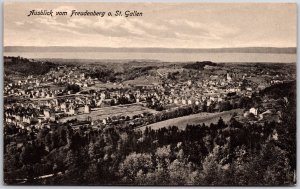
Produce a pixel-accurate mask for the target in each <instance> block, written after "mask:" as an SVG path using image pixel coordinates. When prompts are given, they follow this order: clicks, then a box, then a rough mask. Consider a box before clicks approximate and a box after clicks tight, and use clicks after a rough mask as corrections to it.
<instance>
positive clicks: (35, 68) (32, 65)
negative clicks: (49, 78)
mask: <svg viewBox="0 0 300 189" xmlns="http://www.w3.org/2000/svg"><path fill="white" fill-rule="evenodd" d="M55 66H57V65H55V64H53V63H51V62H40V61H32V60H29V59H26V58H20V57H4V72H5V73H6V74H7V73H10V72H18V73H21V74H25V75H29V74H32V75H42V74H45V73H47V72H49V71H50V69H51V68H54V67H55Z"/></svg>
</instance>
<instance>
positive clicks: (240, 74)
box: [4, 57, 296, 179]
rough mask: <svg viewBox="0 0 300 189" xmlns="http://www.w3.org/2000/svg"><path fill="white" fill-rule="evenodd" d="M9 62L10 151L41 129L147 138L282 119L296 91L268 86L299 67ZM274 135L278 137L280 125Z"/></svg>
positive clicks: (290, 79)
mask: <svg viewBox="0 0 300 189" xmlns="http://www.w3.org/2000/svg"><path fill="white" fill-rule="evenodd" d="M4 61H5V63H4V67H5V76H4V132H5V149H6V150H7V149H14V148H16V149H18V150H21V151H22V152H23V151H24V149H26V148H27V147H26V146H28V145H34V143H35V142H33V141H35V140H37V139H39V138H40V133H43V132H47V133H49V134H50V135H51V136H52V137H54V136H55V135H57V134H55V133H57V130H60V129H64V128H68V129H71V130H73V131H72V132H79V133H82V132H83V133H85V134H83V135H84V136H89V135H90V133H91V132H94V131H96V132H102V131H103V130H106V129H105V128H107V129H108V130H109V129H110V128H115V129H117V128H120V129H122V128H123V129H128V128H130V130H131V129H132V130H133V131H135V132H137V133H139V132H144V133H145V134H144V135H147V133H149V131H148V129H151V130H157V132H163V131H164V130H161V129H162V128H168V127H171V126H177V127H178V128H179V129H183V130H184V129H185V128H187V127H189V126H188V125H193V124H196V125H197V124H199V123H200V124H205V125H211V127H213V126H212V125H214V124H216V123H218V124H219V125H220V128H218V129H222V128H223V127H224V126H223V124H222V122H224V124H227V123H228V124H229V123H231V124H233V123H235V122H232V119H234V120H236V121H237V122H239V123H241V124H254V125H255V124H258V125H265V124H266V123H271V122H275V123H278V124H281V123H282V122H283V120H284V119H285V118H284V116H283V114H285V113H286V112H284V111H285V109H284V108H286V107H287V106H289V104H290V103H292V102H290V101H291V99H290V94H289V93H288V92H287V93H285V92H284V93H280V92H278V94H275V95H274V94H269V92H268V91H269V90H272V88H275V89H277V88H280V87H281V88H282V86H288V85H291V84H292V85H294V81H295V78H296V73H295V69H294V65H293V64H284V65H282V64H263V63H256V64H255V63H253V64H237V63H232V64H229V63H213V62H210V61H203V62H190V63H163V62H162V63H155V64H153V63H151V62H150V63H147V62H136V61H132V62H125V63H106V62H104V63H98V64H94V63H86V64H78V63H72V62H70V61H68V62H59V61H53V62H51V61H48V60H29V59H26V58H22V57H5V58H4ZM278 95H279V96H278ZM292 100H293V99H292ZM253 127H254V126H253ZM254 128H255V127H254ZM123 129H122V130H123ZM130 130H127V131H126V130H123V131H124V132H127V133H128V132H131V131H130ZM68 132H71V131H68ZM186 132H188V131H186ZM138 135H139V134H138ZM47 136H48V134H47ZM64 136H65V135H64ZM270 136H271V137H272V139H273V140H275V141H276V140H278V133H277V130H276V129H274V130H273V131H272V132H271V134H270ZM47 138H49V137H47ZM39 140H44V139H39ZM45 140H46V141H47V140H50V139H45ZM52 140H54V139H52ZM64 140H66V139H64ZM70 140H75V139H70ZM139 140H140V139H139ZM139 140H138V141H139ZM46 143H48V142H46ZM59 143H60V142H59ZM68 143H69V142H68ZM53 145H54V146H53ZM57 145H58V146H60V145H59V144H51V143H49V144H46V146H45V150H46V151H47V153H49V154H51V153H52V152H51V151H52V150H55V149H56V148H57V147H58V146H57ZM61 145H65V142H63V143H62V144H61ZM21 151H20V152H21ZM43 170H44V169H43ZM40 172H41V171H39V174H42V173H40ZM42 172H43V174H44V175H43V176H38V177H36V178H35V179H37V178H38V179H44V178H45V177H46V178H47V177H48V176H45V173H49V177H53V176H54V174H51V173H52V172H53V171H52V168H51V169H49V171H42ZM59 174H62V173H61V172H59Z"/></svg>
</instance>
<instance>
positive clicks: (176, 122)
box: [138, 109, 243, 131]
mask: <svg viewBox="0 0 300 189" xmlns="http://www.w3.org/2000/svg"><path fill="white" fill-rule="evenodd" d="M234 112H236V113H237V114H240V113H242V112H243V109H235V110H230V111H224V112H215V113H206V112H205V113H199V114H193V115H189V116H184V117H178V118H175V119H169V120H166V121H161V122H157V123H153V124H150V125H147V126H144V127H140V128H138V129H140V130H142V131H143V130H144V129H145V128H146V127H151V129H154V130H156V129H160V128H163V127H169V126H177V127H178V128H179V129H182V130H184V129H185V127H186V125H187V124H190V125H192V124H195V125H196V124H202V123H205V125H210V124H211V123H217V122H218V120H219V118H220V117H222V119H223V120H224V122H227V121H229V120H230V118H231V116H232V115H233V113H234Z"/></svg>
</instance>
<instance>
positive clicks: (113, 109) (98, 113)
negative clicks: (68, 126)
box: [60, 104, 156, 122]
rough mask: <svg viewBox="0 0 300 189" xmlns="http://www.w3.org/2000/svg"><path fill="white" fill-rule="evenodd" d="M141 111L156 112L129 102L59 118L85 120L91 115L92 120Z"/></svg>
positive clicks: (63, 119)
mask: <svg viewBox="0 0 300 189" xmlns="http://www.w3.org/2000/svg"><path fill="white" fill-rule="evenodd" d="M143 112H150V113H156V111H155V110H151V109H149V108H147V107H143V106H142V105H139V104H130V105H119V106H110V107H104V108H97V109H92V111H91V112H90V113H89V114H78V115H75V116H70V117H64V118H62V119H60V121H61V122H66V121H68V120H72V119H77V120H80V121H85V120H87V119H88V117H91V118H92V120H102V119H104V118H107V117H112V116H129V117H131V116H133V115H137V114H141V113H143Z"/></svg>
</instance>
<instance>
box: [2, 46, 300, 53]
mask: <svg viewBox="0 0 300 189" xmlns="http://www.w3.org/2000/svg"><path fill="white" fill-rule="evenodd" d="M4 52H141V53H272V54H295V53H296V52H297V48H296V47H286V48H278V47H240V48H201V49H200V48H199V49H193V48H156V47H153V48H151V47H149V48H148V47H147V48H146V47H143V48H131V47H120V48H111V47H69V46H51V47H36V46H5V47H4Z"/></svg>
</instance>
